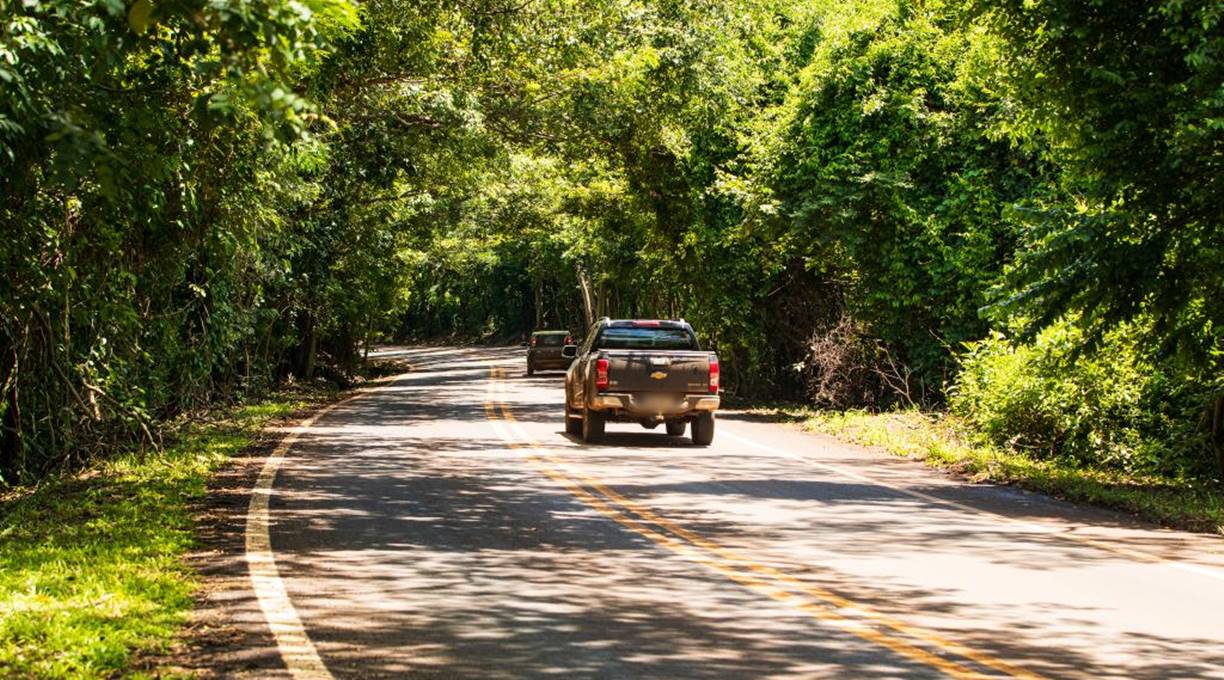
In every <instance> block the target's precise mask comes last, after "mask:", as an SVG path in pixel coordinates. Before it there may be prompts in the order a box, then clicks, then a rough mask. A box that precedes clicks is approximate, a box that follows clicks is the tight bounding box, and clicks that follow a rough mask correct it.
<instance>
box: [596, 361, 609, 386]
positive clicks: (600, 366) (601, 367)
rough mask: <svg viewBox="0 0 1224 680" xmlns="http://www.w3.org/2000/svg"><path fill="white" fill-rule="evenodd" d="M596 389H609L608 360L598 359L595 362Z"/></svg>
mask: <svg viewBox="0 0 1224 680" xmlns="http://www.w3.org/2000/svg"><path fill="white" fill-rule="evenodd" d="M595 389H597V390H606V389H608V360H607V359H596V360H595Z"/></svg>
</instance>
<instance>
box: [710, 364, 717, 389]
mask: <svg viewBox="0 0 1224 680" xmlns="http://www.w3.org/2000/svg"><path fill="white" fill-rule="evenodd" d="M718 372H719V371H718V357H710V394H718Z"/></svg>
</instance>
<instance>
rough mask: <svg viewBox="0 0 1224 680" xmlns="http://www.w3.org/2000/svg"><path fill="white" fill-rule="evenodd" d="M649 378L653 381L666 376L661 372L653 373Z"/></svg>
mask: <svg viewBox="0 0 1224 680" xmlns="http://www.w3.org/2000/svg"><path fill="white" fill-rule="evenodd" d="M650 377H652V378H654V379H655V380H662V379H664V378H666V377H667V374H666V373H664V372H663V371H655V372H654V373H651V374H650Z"/></svg>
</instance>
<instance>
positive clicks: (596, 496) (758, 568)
mask: <svg viewBox="0 0 1224 680" xmlns="http://www.w3.org/2000/svg"><path fill="white" fill-rule="evenodd" d="M504 376H505V370H504V369H502V368H500V367H497V366H493V367H491V368H490V369H489V386H488V393H487V398H486V400H485V404H484V407H485V416H486V417H487V418H488V419H489V421H491V422H492V423H494V426H495V428H496V429H497V430H498V433H499V435H501V437H502V438H503V439H505V441H506V443H507V445H509V446H510V448H512V449H515V450H518V451H522V452H523V453H524V455H525V457H526V458H527V460H528V461H530V462H531V463H532V464H533V465H535V466H536V467H537V468H538V469H539V470H540V471H541V472H543V473H544V474H545V475H546V476H548V477H549V478H550V479H552V480H553V481H555V482H556V483H557V484H559V485H561V486H562V487H564V488H565V489H566V490H568V491H569V492H570V493H571V494H573V496H574V497H575V498H577V499H578V500H580V501H582V502H583V503H584V504H586V505H587V506H589V507H591V508H592V509H594V510H596V511H598V512H600V513H601V514H603V515H605V516H607V517H608V518H609V519H611V520H613V521H614V522H616V523H617V524H619V525H621V526H622V527H625V528H626V529H628V530H629V531H632V532H633V533H635V534H638V535H639V536H643V537H645V538H647V539H648V540H650V541H651V542H653V543H655V544H656V545H659V546H660V547H663V548H665V549H667V550H669V551H671V552H674V553H676V554H678V555H680V556H682V557H684V558H686V559H688V560H690V561H693V562H696V563H698V564H700V565H702V566H704V567H706V568H708V569H710V570H711V571H714V572H717V573H719V574H722V575H723V576H725V577H727V578H728V579H730V580H732V581H734V582H736V583H738V584H740V585H742V586H744V587H746V588H748V589H750V590H753V591H755V592H760V593H763V594H765V595H767V596H768V597H770V598H772V599H774V600H777V601H779V602H785V603H787V604H789V605H792V606H794V607H796V608H798V609H799V610H801V611H803V612H805V613H807V614H809V615H811V616H813V617H815V618H816V619H818V620H820V621H822V622H825V623H827V624H830V625H832V626H834V627H836V628H838V629H840V630H843V631H846V632H848V633H851V634H853V635H855V636H857V637H859V638H862V639H863V640H867V641H868V642H872V643H874V644H877V645H880V646H881V647H885V648H887V649H889V650H892V651H893V652H896V653H897V654H899V655H901V656H904V657H906V658H908V659H910V660H912V661H917V662H919V663H922V664H925V665H928V666H931V667H934V668H937V669H939V670H940V671H942V672H944V673H945V674H947V675H949V676H951V677H954V678H985V677H992V675H994V674H1001V675H1003V676H1007V677H1013V678H1025V679H1026V680H1037V679H1039V678H1041V677H1042V676H1040V675H1038V674H1036V673H1033V672H1032V671H1028V670H1026V669H1023V668H1019V667H1016V666H1014V665H1012V664H1010V663H1008V662H1006V661H1003V660H1001V659H997V658H995V657H992V656H990V655H988V654H985V653H982V652H979V651H977V650H974V649H971V648H969V647H966V646H964V645H962V644H960V643H957V642H954V641H952V640H948V639H946V638H943V637H941V636H939V635H938V634H936V633H933V632H931V631H927V630H923V629H921V628H917V627H915V626H911V625H909V624H907V623H904V622H902V621H899V620H897V619H895V618H893V617H891V616H888V615H887V614H883V613H880V612H877V611H874V610H873V609H871V608H869V607H867V606H866V605H863V604H860V603H857V602H853V601H851V600H848V599H846V598H844V597H842V596H840V595H837V594H835V593H832V592H830V591H828V590H825V589H824V588H820V587H819V586H815V585H813V584H811V583H807V582H805V581H802V580H800V579H797V578H795V577H794V576H791V575H790V574H787V573H786V572H784V571H781V570H779V569H776V568H774V567H770V566H768V565H764V564H760V563H758V562H756V561H754V560H752V559H751V558H749V557H747V556H745V555H742V554H740V553H738V552H736V551H733V550H731V549H729V548H727V547H725V546H722V545H720V544H718V543H716V542H715V541H713V540H711V539H709V538H706V537H704V536H701V535H700V534H697V533H696V532H694V531H692V530H689V529H686V528H684V527H682V526H679V525H677V524H676V523H674V522H672V521H670V520H668V519H666V518H664V517H661V516H659V515H658V514H657V513H655V512H653V511H652V510H650V509H649V508H647V507H645V506H643V505H641V504H640V503H637V502H635V501H633V500H631V499H628V498H625V497H624V496H622V495H621V494H619V493H617V492H616V491H613V490H612V489H609V488H608V487H606V486H604V485H603V484H600V483H599V482H598V481H597V480H595V479H592V478H591V477H589V476H587V475H585V474H582V473H580V472H576V471H574V470H572V469H570V468H568V467H567V466H566V464H565V463H564V462H562V461H561V460H559V459H557V458H556V457H555V456H552V455H550V454H548V453H547V452H546V451H545V450H544V449H543V448H542V447H541V446H540V445H539V444H537V443H536V442H534V441H532V440H531V438H530V437H529V436H528V435H527V433H526V431H525V430H524V429H523V428H522V427H521V426H520V425H518V424H517V423H516V421H515V418H514V413H513V412H512V411H511V410H510V407H509V406H508V405H507V404H506V403H505V401H504V399H503V398H502V395H503V393H504V387H503V383H502V378H503V377H504ZM502 422H504V423H506V424H507V427H508V428H513V429H515V430H517V434H518V437H517V438H516V437H515V436H514V433H511V432H507V431H504V430H503V429H502V428H501V427H499V426H498V424H499V423H502ZM966 662H971V663H966ZM974 665H976V666H977V667H979V668H981V669H989V670H990V671H994V672H995V673H994V674H992V673H988V672H983V671H982V670H979V669H976V668H974V667H973V666H974Z"/></svg>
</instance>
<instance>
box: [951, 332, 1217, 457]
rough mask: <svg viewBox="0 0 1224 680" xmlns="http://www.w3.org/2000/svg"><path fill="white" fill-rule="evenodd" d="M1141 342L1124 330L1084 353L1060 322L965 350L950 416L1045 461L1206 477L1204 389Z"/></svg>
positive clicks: (1076, 335) (1207, 452)
mask: <svg viewBox="0 0 1224 680" xmlns="http://www.w3.org/2000/svg"><path fill="white" fill-rule="evenodd" d="M1139 337H1140V333H1139V332H1138V331H1137V329H1136V328H1135V327H1133V326H1126V327H1123V328H1121V329H1119V330H1117V331H1115V332H1114V333H1112V334H1110V335H1108V336H1107V337H1106V338H1105V340H1104V344H1103V346H1102V347H1100V348H1099V349H1098V350H1096V351H1094V352H1091V353H1088V352H1082V351H1081V350H1082V349H1083V347H1084V344H1085V343H1084V338H1083V335H1082V333H1081V332H1080V331H1079V330H1078V329H1077V328H1076V327H1075V326H1073V325H1072V324H1070V323H1066V322H1063V323H1059V324H1056V325H1054V326H1052V327H1050V328H1049V329H1047V330H1046V331H1045V332H1043V333H1042V334H1040V335H1039V336H1038V337H1037V338H1036V339H1035V340H1034V341H1033V342H1031V343H1027V344H1013V343H1012V342H1010V341H1008V340H1007V339H1005V338H1003V337H1002V336H1001V335H997V334H996V335H994V336H992V337H990V338H987V339H985V340H982V341H980V342H975V343H970V344H968V345H967V351H966V352H965V353H964V354H963V355H962V356H961V357H960V361H961V365H962V372H961V374H960V376H959V377H958V378H957V380H956V383H955V384H954V385H953V386H952V387H951V389H950V391H949V396H950V399H949V402H950V406H951V408H952V410H953V412H955V413H957V414H958V415H960V416H961V417H963V418H965V419H966V420H967V421H968V422H969V423H971V424H972V425H973V426H974V428H975V429H976V430H977V431H978V432H979V433H980V434H982V435H983V436H985V437H986V438H987V439H989V440H991V441H992V442H994V443H996V444H1001V445H1005V446H1009V447H1012V448H1014V449H1018V450H1025V451H1028V452H1030V453H1032V454H1034V455H1037V456H1040V457H1043V458H1069V459H1073V460H1075V461H1078V462H1080V463H1083V464H1086V465H1090V466H1097V467H1108V468H1113V469H1120V470H1125V471H1127V472H1136V473H1154V474H1161V475H1172V476H1175V477H1206V476H1209V475H1212V474H1213V473H1214V469H1213V468H1214V464H1213V461H1212V456H1211V453H1210V448H1209V445H1208V442H1207V436H1206V432H1205V428H1203V426H1202V425H1203V420H1202V414H1203V405H1204V404H1206V403H1208V401H1209V399H1208V398H1207V397H1208V395H1206V394H1203V393H1202V392H1203V387H1202V385H1203V383H1202V382H1201V381H1198V380H1196V379H1194V377H1193V376H1189V375H1183V374H1181V373H1179V371H1178V370H1177V368H1176V367H1175V366H1174V365H1172V364H1170V363H1167V362H1161V361H1160V360H1159V359H1158V358H1156V356H1155V355H1154V354H1153V353H1152V352H1150V351H1149V350H1148V348H1146V347H1144V346H1143V345H1142V344H1141V343H1140V342H1139V341H1138V340H1137V338H1139Z"/></svg>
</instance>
